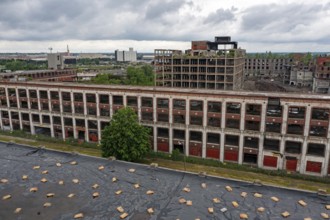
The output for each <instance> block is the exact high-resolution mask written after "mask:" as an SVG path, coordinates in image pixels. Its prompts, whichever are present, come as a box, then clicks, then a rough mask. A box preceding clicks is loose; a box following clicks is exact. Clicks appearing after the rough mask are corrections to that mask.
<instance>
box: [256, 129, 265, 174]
mask: <svg viewBox="0 0 330 220" xmlns="http://www.w3.org/2000/svg"><path fill="white" fill-rule="evenodd" d="M264 139H265V136H264V133H260V135H259V146H258V149H259V150H258V151H259V152H258V167H259V168H262V167H263V149H264Z"/></svg>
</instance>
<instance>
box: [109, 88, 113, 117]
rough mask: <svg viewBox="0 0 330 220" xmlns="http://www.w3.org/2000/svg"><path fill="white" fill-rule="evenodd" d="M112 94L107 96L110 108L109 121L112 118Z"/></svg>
mask: <svg viewBox="0 0 330 220" xmlns="http://www.w3.org/2000/svg"><path fill="white" fill-rule="evenodd" d="M112 99H113V98H112V94H109V106H110V119H111V118H112V115H113V109H112V108H113V105H112V103H113V101H112Z"/></svg>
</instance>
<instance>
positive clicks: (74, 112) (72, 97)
mask: <svg viewBox="0 0 330 220" xmlns="http://www.w3.org/2000/svg"><path fill="white" fill-rule="evenodd" d="M70 99H71V111H72V114H73V115H74V114H76V110H75V108H74V95H73V92H72V91H71V92H70ZM73 133H74V132H73Z"/></svg>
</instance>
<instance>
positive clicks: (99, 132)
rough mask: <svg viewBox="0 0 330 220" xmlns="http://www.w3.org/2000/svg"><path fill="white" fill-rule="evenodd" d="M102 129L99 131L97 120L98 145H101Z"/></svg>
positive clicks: (99, 122) (99, 124)
mask: <svg viewBox="0 0 330 220" xmlns="http://www.w3.org/2000/svg"><path fill="white" fill-rule="evenodd" d="M101 134H102V129H101V121H100V120H97V138H98V140H99V143H101V138H102V135H101Z"/></svg>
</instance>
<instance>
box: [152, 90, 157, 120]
mask: <svg viewBox="0 0 330 220" xmlns="http://www.w3.org/2000/svg"><path fill="white" fill-rule="evenodd" d="M152 102H153V103H152V109H153V114H154V124H156V123H157V97H155V96H154V97H153V98H152Z"/></svg>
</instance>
